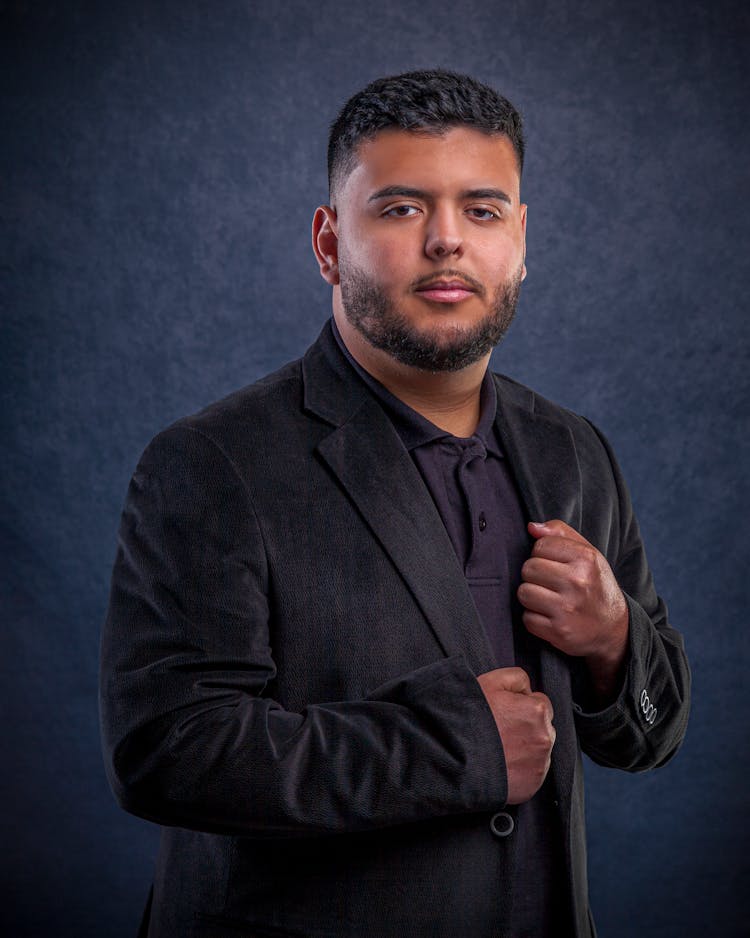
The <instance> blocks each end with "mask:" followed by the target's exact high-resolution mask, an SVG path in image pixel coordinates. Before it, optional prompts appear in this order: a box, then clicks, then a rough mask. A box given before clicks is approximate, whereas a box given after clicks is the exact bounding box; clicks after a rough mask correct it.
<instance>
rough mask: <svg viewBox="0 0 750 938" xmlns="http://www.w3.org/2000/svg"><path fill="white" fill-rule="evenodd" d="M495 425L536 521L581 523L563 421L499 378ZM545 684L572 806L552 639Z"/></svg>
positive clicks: (561, 677)
mask: <svg viewBox="0 0 750 938" xmlns="http://www.w3.org/2000/svg"><path fill="white" fill-rule="evenodd" d="M495 380H496V385H497V392H498V394H497V400H498V404H497V416H496V418H495V424H496V426H497V429H498V431H499V434H500V438H501V440H502V444H503V448H504V452H505V455H506V457H507V459H508V461H509V463H510V465H511V467H512V469H513V472H514V475H515V479H516V482H517V484H518V489H519V491H520V493H521V498H522V499H523V502H524V504H525V507H526V510H527V511H528V516H529V519H530V520H532V521H550V520H552V519H554V518H560V519H561V520H562V521H565V522H566V523H567V524H569V525H570V526H571V527H572V528H575V529H576V530H580V527H581V509H582V504H581V499H582V486H581V472H580V467H579V464H578V457H577V454H576V449H575V444H574V441H573V436H572V434H571V431H570V430H569V428H568V427H567V426H566V425H565V424H564V423H562V422H558V421H556V420H552V419H549V418H547V417H543V416H541V415H539V414H537V413H536V412H535V408H534V394H533V392H531V391H529V390H528V389H526V388H520V387H519V386H518V385H515V384H510V383H506V382H505V381H504V380H503V379H502V378H501V377H499V376H497V375H496V376H495ZM538 648H539V663H540V670H541V675H540V676H541V684H542V688H543V689H544V692H545V693H546V694H547V696H548V697H549V698H550V700H551V702H552V707H553V710H554V713H555V717H554V722H555V728H556V730H557V735H558V744H557V745H556V746H555V749H554V750H553V757H552V761H553V766H554V772H553V781H554V785H555V788H556V790H557V796H558V799H559V800H560V802H561V803H562V804H565V805H569V804H570V795H571V792H572V790H573V778H574V773H575V764H576V752H577V748H576V744H575V739H576V730H575V722H574V719H573V710H572V707H571V700H572V693H571V685H570V662H569V660H568V659H567V658H566V657H565V656H564V655H563V654H562V653H561V652H559V651H557V649H556V648H554V647H553V646H552V645H550V644H549V643H548V642H543V641H539V642H538Z"/></svg>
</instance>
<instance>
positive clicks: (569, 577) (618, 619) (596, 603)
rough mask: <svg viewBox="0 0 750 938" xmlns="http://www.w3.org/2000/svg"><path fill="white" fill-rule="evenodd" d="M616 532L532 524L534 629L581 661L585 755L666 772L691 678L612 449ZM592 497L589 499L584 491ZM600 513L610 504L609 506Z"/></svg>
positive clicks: (528, 592) (527, 591)
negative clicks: (585, 531)
mask: <svg viewBox="0 0 750 938" xmlns="http://www.w3.org/2000/svg"><path fill="white" fill-rule="evenodd" d="M599 440H600V441H601V445H602V446H603V447H604V451H605V453H606V457H607V463H608V469H609V470H610V472H611V481H610V482H609V483H608V485H607V488H609V489H610V490H611V491H613V495H612V501H611V505H610V508H609V510H611V519H612V524H611V525H610V528H609V530H608V532H607V534H606V535H604V534H601V533H600V532H596V533H595V534H592V535H591V536H592V539H593V538H594V537H596V543H597V544H598V546H599V548H600V549H597V547H595V546H594V544H593V543H590V542H589V541H587V540H586V539H585V538H584V537H583V536H582V535H581V534H579V533H578V532H576V531H573V530H572V529H571V528H569V527H568V526H567V525H565V524H563V522H561V521H553V522H548V523H545V524H543V525H541V526H536V527H535V526H530V531H531V533H532V535H533V536H534V537H535V538H537V540H536V543H535V545H534V549H533V551H532V558H531V559H530V561H528V562H527V565H526V566H525V567H524V584H523V585H522V587H521V589H520V590H519V598H520V599H521V602H522V603H523V605H524V606H525V607H526V613H525V614H524V621H525V624H526V626H527V628H529V630H530V631H532V632H534V634H536V635H538V636H539V637H540V638H544V639H545V640H547V641H549V642H550V643H551V644H553V645H554V646H555V647H557V648H559V649H560V650H561V651H563V652H565V653H566V654H568V655H571V656H573V657H574V659H575V660H574V663H573V679H574V680H573V692H574V710H575V719H576V727H577V729H578V734H579V738H580V741H581V747H582V748H583V750H584V751H585V752H587V753H588V755H589V756H591V758H592V759H594V761H596V762H599V763H600V764H602V765H608V766H613V767H619V768H624V769H628V770H631V771H637V770H641V769H647V768H651V767H653V766H656V765H661V764H663V763H664V762H666V761H667V760H668V759H669V758H671V757H672V755H674V753H675V752H676V751H677V748H678V747H679V745H680V743H681V741H682V738H683V736H684V732H685V727H686V724H687V717H688V711H689V695H690V672H689V668H688V664H687V659H686V657H685V653H684V649H683V641H682V637H681V635H680V634H679V633H678V632H676V631H675V630H674V629H672V628H671V627H670V626H669V623H668V621H667V613H666V607H665V606H664V603H663V601H662V600H661V599H660V598H659V597H658V596H657V595H656V592H655V589H654V585H653V580H652V577H651V573H650V571H649V568H648V564H647V562H646V555H645V551H644V548H643V543H642V541H641V537H640V532H639V529H638V524H637V521H636V519H635V516H634V514H633V509H632V505H631V502H630V497H629V495H628V492H627V488H626V486H625V484H624V481H623V479H622V476H621V473H620V470H619V468H618V466H617V463H616V461H615V459H614V456H613V454H612V452H611V449H610V448H609V446H608V444H607V443H606V441H605V440H604V439H603V438H602V437H601V436H600V437H599ZM584 496H585V493H584ZM598 511H599V513H600V514H604V515H606V514H607V512H608V506H607V505H606V504H605V503H604V502H603V501H602V503H601V505H600V506H598Z"/></svg>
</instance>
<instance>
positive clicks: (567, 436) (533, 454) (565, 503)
mask: <svg viewBox="0 0 750 938" xmlns="http://www.w3.org/2000/svg"><path fill="white" fill-rule="evenodd" d="M495 383H496V386H497V414H496V417H495V425H496V427H497V429H498V431H499V434H500V439H501V440H502V443H503V448H504V451H505V454H506V456H507V458H508V461H509V463H510V465H511V467H512V468H513V472H514V474H515V478H516V482H517V484H518V488H519V491H520V493H521V498H522V499H523V502H524V504H525V506H526V509H527V511H528V513H529V519H530V520H531V521H551V520H552V519H553V518H560V519H561V520H562V521H565V522H566V523H567V524H569V525H570V526H571V527H572V528H575V529H576V530H578V529H579V528H580V526H581V472H580V468H579V466H578V457H577V455H576V450H575V445H574V443H573V436H572V434H571V432H570V430H569V429H568V427H566V426H565V424H564V423H560V422H558V421H556V420H550V419H549V418H547V417H542V416H540V415H539V414H537V413H536V412H535V410H534V394H533V392H532V391H529V390H528V389H526V388H520V387H519V386H518V385H512V384H506V383H505V382H504V381H503V379H502V378H500V377H499V376H498V375H495Z"/></svg>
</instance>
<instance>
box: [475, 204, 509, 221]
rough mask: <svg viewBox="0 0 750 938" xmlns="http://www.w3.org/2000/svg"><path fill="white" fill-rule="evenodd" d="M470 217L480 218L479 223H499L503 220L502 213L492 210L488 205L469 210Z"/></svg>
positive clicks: (476, 206)
mask: <svg viewBox="0 0 750 938" xmlns="http://www.w3.org/2000/svg"><path fill="white" fill-rule="evenodd" d="M467 211H468V212H469V214H470V215H472V216H473V217H474V218H478V219H479V221H498V220H499V219H500V218H502V215H501V213H500V212H499V211H498V209H496V208H490V207H488V206H486V205H475V206H473V207H472V208H470V209H467Z"/></svg>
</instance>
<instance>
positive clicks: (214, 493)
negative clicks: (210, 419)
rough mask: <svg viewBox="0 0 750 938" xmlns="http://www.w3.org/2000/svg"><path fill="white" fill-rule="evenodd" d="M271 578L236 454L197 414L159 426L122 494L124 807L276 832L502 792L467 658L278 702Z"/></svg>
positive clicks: (117, 758)
mask: <svg viewBox="0 0 750 938" xmlns="http://www.w3.org/2000/svg"><path fill="white" fill-rule="evenodd" d="M290 549H293V545H290ZM273 576H274V571H273V570H272V569H269V566H268V562H267V558H266V553H265V550H264V545H263V538H262V531H261V529H260V526H259V524H258V522H257V519H256V517H255V513H254V511H253V506H252V505H251V503H250V500H249V497H248V493H247V491H246V489H245V487H244V485H243V483H242V480H241V478H240V477H239V475H238V473H237V472H236V471H235V469H234V467H233V465H232V464H231V462H230V461H229V460H228V459H227V457H226V456H225V455H224V454H223V453H222V452H221V451H220V450H219V449H218V447H217V446H216V445H215V444H214V443H213V442H211V441H210V440H208V439H207V438H206V437H205V436H203V435H202V434H201V433H200V432H198V431H196V430H194V429H191V428H188V427H178V428H175V429H172V430H169V431H167V432H166V433H164V434H162V435H160V436H159V437H157V438H156V440H155V441H154V442H153V443H152V444H151V446H150V447H149V448H148V449H147V451H146V453H145V454H144V456H143V458H142V460H141V462H140V464H139V466H138V468H137V470H136V473H135V475H134V478H133V481H132V483H131V486H130V490H129V493H128V499H127V502H126V507H125V511H124V513H123V520H122V525H121V530H120V541H119V549H118V553H117V559H116V563H115V567H114V572H113V579H112V592H111V599H110V607H109V612H108V616H107V620H106V624H105V628H104V634H103V641H102V677H101V709H102V728H103V741H104V751H105V760H106V764H107V770H108V774H109V778H110V783H111V785H112V787H113V790H114V791H115V794H116V796H117V797H118V799H119V801H120V803H121V804H122V806H123V807H124V808H125V809H126V810H129V811H132V812H134V813H136V814H139V815H142V816H144V817H147V818H149V819H150V820H154V821H157V822H159V823H162V824H174V825H179V826H182V827H189V828H196V829H201V830H211V831H220V832H227V833H229V832H231V833H244V834H260V835H265V836H268V835H275V834H276V835H278V834H283V833H296V834H300V833H315V832H317V833H322V832H332V831H345V830H346V831H353V830H365V829H368V828H373V827H380V826H386V825H390V824H397V823H402V822H406V821H416V820H421V819H425V818H429V817H434V816H437V815H447V814H451V813H463V812H469V811H477V810H482V809H490V808H492V807H494V806H496V805H497V804H500V803H502V802H503V801H504V800H505V797H506V782H505V775H504V771H503V760H502V749H501V746H500V743H499V740H498V738H497V733H496V730H495V726H494V722H493V719H492V715H491V712H490V710H489V708H488V706H487V704H486V701H485V699H484V696H483V694H482V691H481V688H480V686H479V684H478V683H477V681H476V679H475V677H474V675H473V674H472V672H471V671H470V669H469V668H468V667H467V665H466V664H465V663H464V661H463V659H462V658H460V657H453V658H448V659H444V660H440V661H438V662H436V663H435V664H432V665H429V666H427V667H424V668H421V669H419V670H416V671H413V672H411V673H408V674H404V675H402V676H400V677H397V678H395V679H394V680H392V681H389V682H388V683H387V684H384V685H382V686H381V687H378V688H375V689H374V690H373V691H372V692H371V693H370V694H369V695H368V696H367V697H366V698H365V699H359V700H342V701H332V702H329V703H316V704H314V705H310V706H308V707H306V708H304V709H303V710H302V711H300V712H291V711H289V710H286V709H284V707H283V706H281V705H280V704H279V703H278V702H276V701H274V700H273V699H271V698H270V697H269V696H268V685H269V683H270V682H271V681H272V680H273V678H274V675H275V673H276V666H275V663H274V659H273V641H274V635H273V609H272V605H271V601H270V600H269V596H270V595H271V593H272V590H271V584H272V580H273ZM318 599H319V601H320V598H318ZM299 627H300V629H304V628H305V623H304V622H300V623H299Z"/></svg>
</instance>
